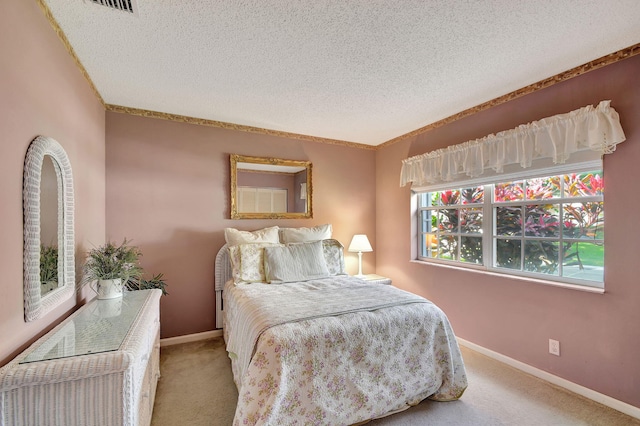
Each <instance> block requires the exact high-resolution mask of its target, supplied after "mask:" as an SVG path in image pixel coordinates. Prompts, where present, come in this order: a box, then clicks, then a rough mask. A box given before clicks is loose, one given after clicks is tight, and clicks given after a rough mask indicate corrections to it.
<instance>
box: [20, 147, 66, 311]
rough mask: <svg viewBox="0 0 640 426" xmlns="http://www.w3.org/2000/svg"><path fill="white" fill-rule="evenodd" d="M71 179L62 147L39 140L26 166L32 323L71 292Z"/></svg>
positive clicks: (27, 291)
mask: <svg viewBox="0 0 640 426" xmlns="http://www.w3.org/2000/svg"><path fill="white" fill-rule="evenodd" d="M73 203H74V199H73V175H72V173H71V163H70V162H69V158H68V157H67V153H66V152H65V151H64V149H63V148H62V146H61V145H60V144H59V143H58V142H56V141H55V140H54V139H52V138H48V137H44V136H38V137H37V138H36V139H34V140H33V141H32V142H31V145H29V149H28V150H27V155H26V157H25V162H24V181H23V210H24V318H25V321H33V320H36V319H38V318H40V317H42V316H44V315H45V314H47V313H48V312H49V311H51V310H52V309H54V308H55V307H56V306H58V305H60V304H61V303H63V302H64V301H65V300H67V299H69V298H71V297H72V295H73V294H74V292H75V254H74V247H75V243H74V234H73V223H74V218H73V207H74V206H73Z"/></svg>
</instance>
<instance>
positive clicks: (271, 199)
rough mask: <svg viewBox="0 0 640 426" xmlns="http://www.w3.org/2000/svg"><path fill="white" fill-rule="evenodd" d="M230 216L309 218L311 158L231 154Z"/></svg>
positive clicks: (311, 187) (311, 214) (242, 217)
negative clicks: (287, 158) (291, 158)
mask: <svg viewBox="0 0 640 426" xmlns="http://www.w3.org/2000/svg"><path fill="white" fill-rule="evenodd" d="M230 161H231V189H230V195H231V219H304V218H312V217H313V210H312V205H313V203H312V200H313V185H312V180H311V162H310V161H297V160H284V159H281V158H265V157H249V156H246V155H238V154H231V155H230Z"/></svg>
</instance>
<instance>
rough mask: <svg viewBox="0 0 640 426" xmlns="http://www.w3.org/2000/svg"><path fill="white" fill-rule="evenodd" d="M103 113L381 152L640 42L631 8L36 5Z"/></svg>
mask: <svg viewBox="0 0 640 426" xmlns="http://www.w3.org/2000/svg"><path fill="white" fill-rule="evenodd" d="M44 3H45V4H46V5H47V6H48V8H49V9H50V11H51V13H52V15H53V17H54V18H55V20H56V21H57V22H58V24H59V25H60V27H61V28H62V30H63V32H64V33H65V35H66V36H67V38H68V40H69V42H70V44H71V46H72V47H73V49H74V50H75V53H76V55H77V57H78V59H79V60H80V62H81V63H82V65H83V66H84V68H85V69H86V71H87V72H88V74H89V76H90V78H91V80H92V81H93V83H94V84H95V86H96V89H97V90H98V92H99V93H100V95H101V96H102V98H103V99H104V102H105V103H106V104H111V105H118V106H124V107H128V108H139V109H143V110H150V111H156V112H162V113H169V114H176V115H183V116H188V117H194V118H201V119H207V120H215V121H221V122H226V123H233V124H239V125H244V126H253V127H258V128H264V129H268V130H275V131H278V132H290V133H296V134H302V135H308V136H314V137H321V138H327V139H336V140H342V141H348V142H356V143H361V144H368V145H379V144H380V143H383V142H385V141H388V140H390V139H393V138H396V137H399V136H401V135H403V134H406V133H408V132H411V131H414V130H416V129H419V128H421V127H424V126H426V125H429V124H431V123H434V122H436V121H438V120H441V119H443V118H446V117H448V116H451V115H453V114H456V113H458V112H460V111H463V110H465V109H468V108H471V107H474V106H476V105H479V104H481V103H483V102H486V101H489V100H491V99H494V98H496V97H499V96H502V95H504V94H506V93H509V92H512V91H514V90H516V89H519V88H522V87H525V86H527V85H530V84H532V83H535V82H538V81H540V80H543V79H545V78H548V77H551V76H553V75H555V74H558V73H561V72H563V71H566V70H569V69H571V68H574V67H576V66H579V65H582V64H584V63H586V62H589V61H592V60H594V59H596V58H599V57H601V56H604V55H607V54H609V53H612V52H615V51H617V50H620V49H624V48H626V47H629V46H632V45H634V44H636V43H638V42H640V25H639V24H638V23H639V22H640V1H638V0H482V1H480V0H478V1H474V0H466V1H463V0H402V1H399V0H350V1H347V0H298V1H295V0H288V1H287V0H235V1H224V0H136V3H137V14H135V15H134V14H130V13H127V12H121V11H116V10H112V9H109V8H108V7H105V6H100V5H96V4H92V3H90V2H89V1H87V0H44Z"/></svg>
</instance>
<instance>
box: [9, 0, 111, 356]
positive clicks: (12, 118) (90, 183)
mask: <svg viewBox="0 0 640 426" xmlns="http://www.w3.org/2000/svg"><path fill="white" fill-rule="evenodd" d="M0 58H1V59H0V61H1V62H2V66H0V180H2V185H0V199H2V203H0V218H1V219H2V220H0V235H2V238H0V270H1V271H2V280H1V281H0V290H1V291H2V297H0V365H4V364H5V363H6V362H8V361H9V360H10V359H11V358H13V357H14V356H15V355H17V354H18V353H19V352H21V351H22V350H24V349H25V348H26V347H27V346H28V345H29V344H30V343H32V342H33V341H34V340H35V339H36V338H37V337H39V336H41V335H42V334H44V333H45V332H46V331H48V330H49V329H51V328H52V327H53V326H54V325H55V324H56V323H58V322H60V321H61V320H62V319H64V318H65V317H66V316H67V315H68V314H70V313H71V312H72V311H73V310H74V309H75V307H76V303H77V301H76V300H69V301H68V302H66V303H64V305H62V306H60V307H59V308H58V309H55V310H54V311H53V312H51V313H49V314H48V315H47V316H45V317H44V318H41V319H39V320H36V321H33V322H30V323H25V322H24V310H23V309H24V308H23V293H22V288H23V287H22V283H23V278H22V167H23V163H24V157H25V154H26V152H27V148H28V146H29V143H30V142H31V141H32V140H33V139H34V138H35V137H36V136H38V135H45V136H50V137H52V138H54V139H56V140H57V141H58V142H60V144H61V145H62V146H63V147H64V149H65V150H66V152H67V155H68V156H69V160H70V162H71V167H72V168H73V177H74V184H75V201H76V203H75V217H76V222H75V232H76V253H77V254H76V257H77V258H79V259H81V256H82V253H83V252H84V249H85V248H86V247H87V246H89V245H91V244H100V243H102V241H104V232H105V204H104V202H105V198H104V194H105V187H104V185H105V177H104V129H105V124H104V120H105V118H104V108H103V106H102V105H101V103H100V102H99V101H98V100H97V99H96V97H95V95H94V93H93V91H92V90H91V89H90V87H89V85H88V84H87V82H86V80H85V79H84V77H83V76H82V75H81V73H80V72H79V71H78V69H77V67H76V65H75V63H74V62H73V60H72V59H71V57H70V56H69V54H68V53H67V51H66V50H65V48H64V46H63V45H62V43H61V42H60V40H59V39H58V37H57V35H56V34H55V32H54V31H53V29H52V28H51V25H50V24H49V22H48V21H47V19H46V18H45V16H44V14H43V13H42V11H41V10H40V8H39V7H38V5H37V3H36V2H35V1H13V0H0ZM84 294H87V293H84V292H83V295H84ZM78 302H79V303H82V300H78Z"/></svg>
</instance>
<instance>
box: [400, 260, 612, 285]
mask: <svg viewBox="0 0 640 426" xmlns="http://www.w3.org/2000/svg"><path fill="white" fill-rule="evenodd" d="M410 262H411V263H417V264H420V265H426V266H435V267H437V268H447V269H454V270H457V271H464V272H470V273H473V274H482V275H489V276H493V277H500V278H508V279H513V280H519V281H526V282H532V283H536V284H543V285H548V286H552V287H560V288H566V289H569V290H578V291H584V292H587V293H595V294H604V289H603V288H598V287H589V286H583V285H578V284H569V283H561V282H557V281H550V280H543V279H539V278H531V277H523V276H519V275H511V274H506V273H504V274H503V273H500V272H494V271H487V270H485V269H479V268H464V267H461V266H456V265H446V264H443V263H437V262H425V261H423V260H416V259H413V260H410Z"/></svg>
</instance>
